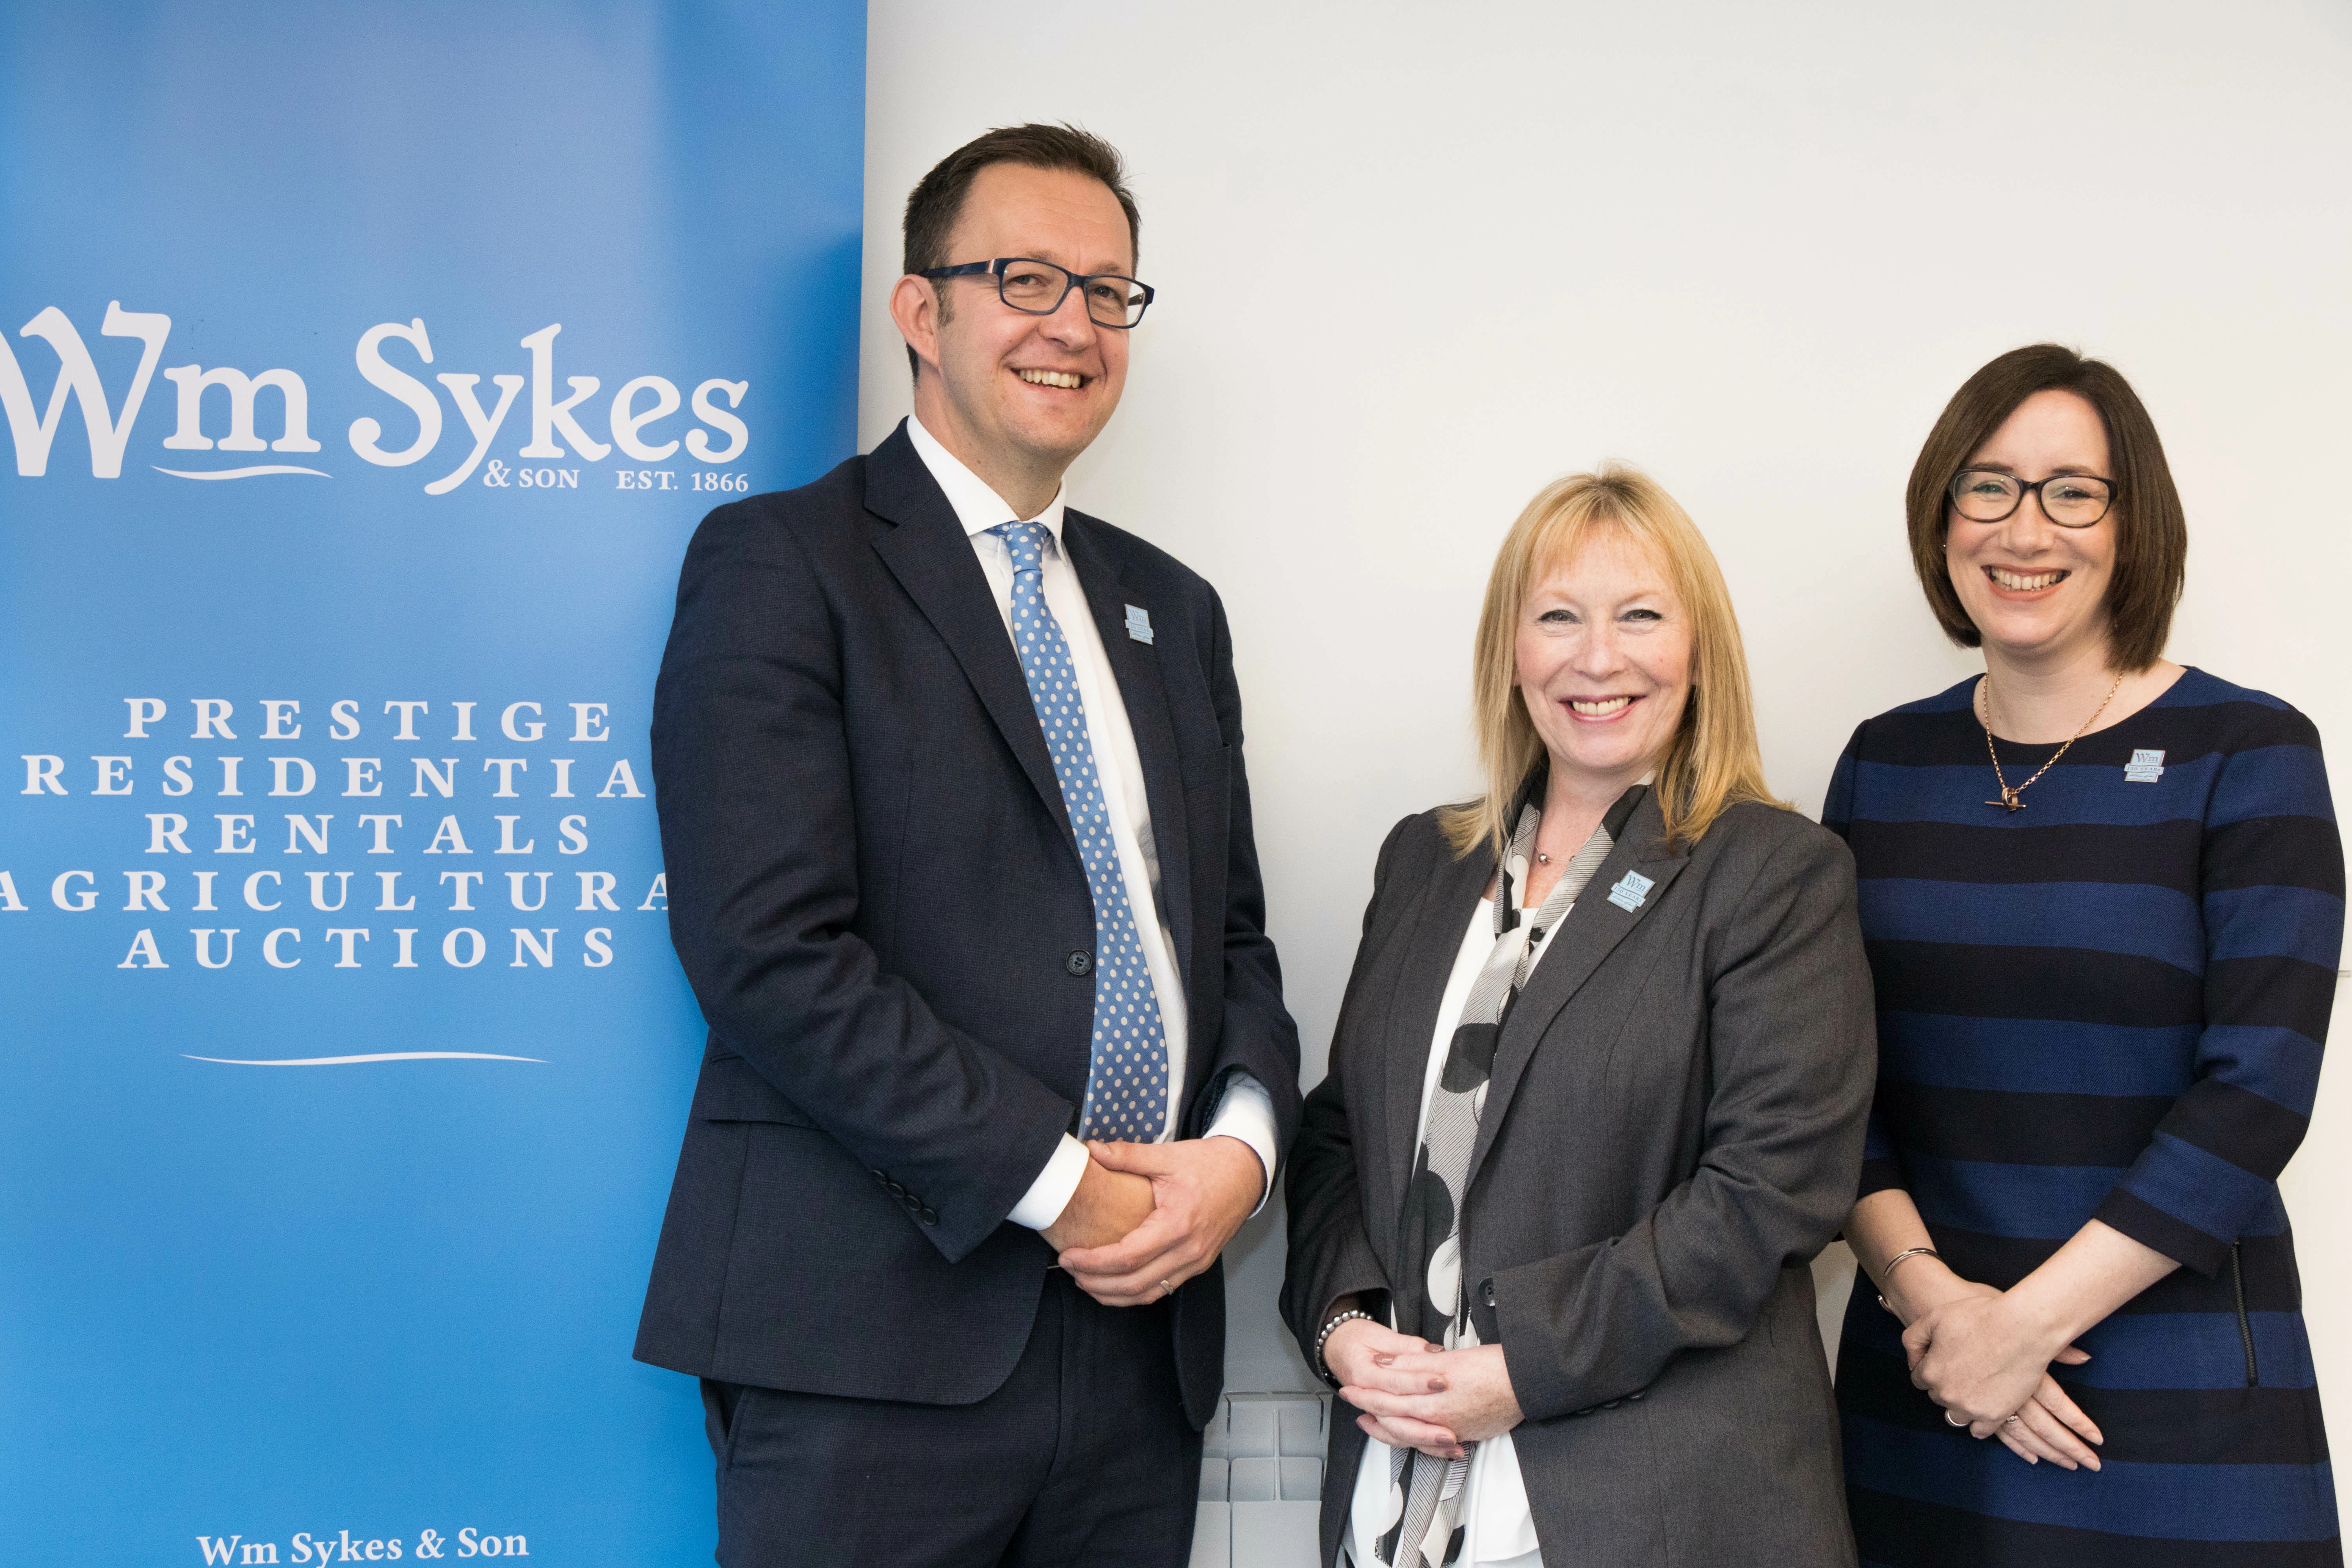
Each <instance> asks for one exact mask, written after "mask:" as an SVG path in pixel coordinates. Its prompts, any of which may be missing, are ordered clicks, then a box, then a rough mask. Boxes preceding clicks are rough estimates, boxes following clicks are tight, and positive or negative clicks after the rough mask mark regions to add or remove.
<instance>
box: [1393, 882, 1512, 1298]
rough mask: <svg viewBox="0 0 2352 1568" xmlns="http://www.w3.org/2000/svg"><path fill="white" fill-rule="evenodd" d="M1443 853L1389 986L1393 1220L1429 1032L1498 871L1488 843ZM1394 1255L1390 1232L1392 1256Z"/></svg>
mask: <svg viewBox="0 0 2352 1568" xmlns="http://www.w3.org/2000/svg"><path fill="white" fill-rule="evenodd" d="M1439 854H1440V856H1441V857H1442V858H1441V859H1440V860H1439V862H1438V865H1437V868H1436V871H1435V874H1434V875H1433V876H1432V877H1431V878H1430V879H1429V884H1428V887H1427V889H1426V890H1424V891H1423V894H1422V898H1421V907H1420V909H1419V910H1417V911H1416V912H1415V913H1414V916H1413V927H1412V931H1411V933H1410V934H1409V935H1408V936H1407V937H1406V939H1405V942H1404V946H1403V948H1402V952H1401V953H1400V954H1399V961H1398V964H1397V971H1398V973H1397V981H1396V985H1395V988H1394V989H1393V990H1391V992H1390V993H1389V1007H1388V1026H1387V1027H1386V1029H1385V1030H1383V1031H1382V1033H1381V1046H1382V1050H1381V1057H1382V1058H1383V1063H1384V1066H1383V1093H1384V1094H1385V1096H1386V1100H1387V1108H1386V1114H1385V1116H1384V1117H1383V1118H1382V1126H1383V1130H1384V1131H1385V1134H1386V1137H1387V1139H1388V1151H1387V1152H1388V1160H1387V1167H1388V1173H1389V1191H1388V1204H1387V1211H1386V1212H1387V1213H1388V1215H1389V1216H1390V1223H1391V1224H1394V1223H1395V1220H1396V1217H1397V1215H1400V1214H1401V1213H1402V1205H1403V1203H1404V1189H1405V1184H1406V1183H1408V1182H1410V1181H1411V1180H1412V1163H1413V1157H1414V1155H1415V1154H1416V1152H1418V1151H1419V1147H1420V1142H1421V1141H1420V1138H1419V1136H1418V1133H1419V1131H1420V1125H1421V1089H1422V1084H1423V1082H1424V1081H1425V1079H1426V1076H1427V1073H1428V1069H1429V1052H1430V1041H1431V1037H1432V1036H1433V1035H1434V1034H1435V1033H1436V1032H1437V1010H1438V1007H1439V1006H1440V1005H1442V1004H1443V1003H1444V1000H1445V983H1446V982H1447V981H1448V980H1449V979H1451V978H1452V977H1453V974H1454V959H1455V958H1457V957H1459V956H1460V954H1461V952H1462V935H1463V932H1464V931H1466V930H1467V929H1468V927H1469V923H1470V915H1471V911H1473V910H1475V909H1476V908H1477V907H1478V900H1479V897H1480V895H1482V894H1483V893H1484V892H1485V891H1486V884H1487V883H1488V882H1490V881H1492V880H1493V879H1494V876H1495V857H1494V855H1493V853H1492V852H1491V851H1490V850H1488V849H1487V848H1486V847H1485V846H1483V845H1482V846H1480V847H1478V848H1475V849H1473V850H1472V851H1471V852H1470V853H1469V854H1467V855H1463V856H1455V855H1454V853H1453V852H1452V851H1451V850H1450V849H1441V850H1440V851H1439ZM1374 1212H1375V1213H1379V1212H1381V1211H1380V1210H1375V1211H1374ZM1395 1255H1396V1254H1395V1247H1394V1242H1393V1238H1391V1248H1390V1253H1389V1256H1391V1258H1393V1257H1394V1256H1395Z"/></svg>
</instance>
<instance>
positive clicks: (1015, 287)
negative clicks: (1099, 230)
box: [915, 256, 1152, 331]
mask: <svg viewBox="0 0 2352 1568" xmlns="http://www.w3.org/2000/svg"><path fill="white" fill-rule="evenodd" d="M915 276H916V277H918V278H929V279H945V278H985V277H991V276H992V277H994V278H995V279H996V297H997V298H998V299H1000V300H1003V301H1004V302H1005V303H1006V304H1008V305H1010V306H1012V307H1013V309H1014V310H1019V311H1021V312H1022V313H1023V314H1024V315H1031V316H1050V315H1052V314H1053V313H1054V312H1055V311H1056V310H1060V309H1061V308H1062V301H1063V300H1066V299H1068V298H1069V295H1070V290H1071V289H1080V290H1081V291H1082V293H1083V295H1084V297H1085V300H1086V302H1087V317H1088V319H1089V320H1091V321H1093V322H1094V323H1095V324H1096V325H1097V326H1100V327H1117V328H1118V329H1120V330H1121V331H1125V330H1126V329H1127V328H1129V327H1132V326H1133V325H1135V323H1136V322H1138V321H1141V320H1143V312H1144V311H1145V310H1147V309H1149V308H1150V304H1151V295H1152V288H1151V285H1150V284H1149V283H1139V282H1137V281H1136V280H1135V279H1132V278H1123V277H1121V276H1120V275H1119V274H1118V273H1116V272H1073V271H1071V270H1070V269H1069V268H1066V267H1056V266H1055V265H1054V264H1053V263H1052V262H1050V261H1040V260H1038V259H1037V258H1035V257H1033V256H1000V257H998V258H996V259H995V260H993V261H967V262H965V263H964V264H963V265H962V266H961V267H934V268H930V269H929V271H926V272H918V273H916V274H915Z"/></svg>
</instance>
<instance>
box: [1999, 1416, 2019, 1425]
mask: <svg viewBox="0 0 2352 1568" xmlns="http://www.w3.org/2000/svg"><path fill="white" fill-rule="evenodd" d="M2001 1425H2002V1426H2016V1425H2017V1417H2016V1416H2014V1415H2012V1416H2011V1417H2010V1418H2009V1419H2008V1420H2006V1421H2004V1422H2002V1423H2001Z"/></svg>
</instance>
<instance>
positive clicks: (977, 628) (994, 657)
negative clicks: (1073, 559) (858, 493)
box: [866, 425, 1078, 854]
mask: <svg viewBox="0 0 2352 1568" xmlns="http://www.w3.org/2000/svg"><path fill="white" fill-rule="evenodd" d="M866 510H868V511H870V512H872V513H874V514H875V515H876V516H877V517H880V518H884V519H887V521H890V522H892V523H894V524H896V525H897V526H895V527H894V528H892V529H891V531H889V532H887V533H886V534H883V535H882V536H881V537H880V538H878V539H877V540H876V541H875V542H874V549H875V552H876V553H877V554H878V555H880V556H881V557H882V560H883V563H885V564H886V565H887V566H888V567H889V568H890V571H891V574H892V575H894V576H896V577H897V578H898V583H899V585H900V586H901V587H903V588H905V589H906V590H907V595H908V597H909V598H911V599H913V600H914V601H915V605H916V607H917V608H919V609H920V610H921V611H922V612H923V615H924V617H925V618H926V619H928V620H929V622H930V623H931V626H932V627H933V628H934V629H936V630H937V631H938V632H939V634H940V637H941V638H942V639H943V640H944V641H945V642H946V643H947V645H948V648H949V650H950V652H952V653H953V654H954V655H955V658H956V662H957V663H958V664H959V665H961V666H962V668H963V673H964V679H967V680H969V681H971V687H972V689H973V690H974V691H976V692H978V693H979V694H980V700H981V703H982V706H983V707H985V708H986V709H987V710H988V714H989V717H990V718H992V719H993V720H995V721H996V727H997V729H998V730H999V731H1002V732H1003V736H1004V743H1005V744H1006V745H1008V746H1010V747H1012V748H1013V756H1014V757H1015V758H1016V759H1017V760H1018V761H1019V762H1020V763H1021V771H1022V772H1024V773H1027V774H1028V775H1029V782H1030V783H1031V784H1034V785H1035V786H1036V789H1037V794H1038V795H1040V796H1041V797H1042V798H1043V799H1044V801H1045V809H1046V810H1047V811H1049V812H1051V813H1053V816H1054V820H1055V823H1057V824H1058V825H1059V826H1060V827H1061V829H1062V837H1064V838H1065V839H1066V840H1068V841H1069V845H1070V848H1071V852H1072V853H1073V854H1075V853H1076V850H1077V842H1078V841H1077V836H1076V834H1074V833H1072V832H1071V831H1070V812H1069V807H1068V806H1067V805H1065V804H1064V802H1063V800H1062V784H1061V781H1060V780H1059V779H1056V778H1055V776H1054V759H1053V757H1052V755H1051V754H1050V753H1049V752H1047V751H1046V750H1045V728H1044V726H1043V725H1041V724H1039V723H1038V721H1037V705H1036V704H1035V703H1034V701H1032V700H1030V696H1029V682H1028V679H1027V678H1026V677H1024V675H1023V674H1022V673H1021V661H1020V659H1019V658H1016V657H1015V656H1014V654H1013V639H1012V638H1011V637H1008V636H1006V635H1005V631H1004V617H1003V615H1002V614H1000V613H999V612H998V610H997V608H996V600H995V598H994V597H993V595H991V594H990V593H989V591H988V577H987V574H985V573H983V572H982V571H981V569H980V559H979V557H978V556H976V555H974V554H973V553H972V548H971V540H970V539H969V538H968V537H967V536H966V535H965V533H964V531H963V525H962V524H961V523H960V522H958V521H956V514H955V509H954V508H953V507H951V506H950V505H949V504H948V498H947V496H946V495H945V494H944V493H943V492H942V491H941V490H940V487H939V482H938V481H937V480H935V479H932V478H931V474H930V470H929V468H925V467H923V459H922V458H921V457H920V456H919V454H918V453H917V452H916V451H915V444H914V442H913V441H911V440H909V439H908V436H907V431H906V427H905V426H903V425H901V426H899V427H898V429H897V430H895V431H893V432H892V433H891V435H890V437H889V439H887V440H886V441H884V442H883V443H882V444H881V445H880V446H878V447H875V448H874V451H873V454H872V455H871V456H870V457H868V458H866Z"/></svg>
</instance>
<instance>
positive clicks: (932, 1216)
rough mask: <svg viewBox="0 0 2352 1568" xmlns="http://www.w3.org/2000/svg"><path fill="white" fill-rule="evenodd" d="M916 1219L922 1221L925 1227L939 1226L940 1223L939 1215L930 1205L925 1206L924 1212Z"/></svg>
mask: <svg viewBox="0 0 2352 1568" xmlns="http://www.w3.org/2000/svg"><path fill="white" fill-rule="evenodd" d="M915 1217H916V1218H917V1219H919V1220H921V1221H922V1222H923V1223H924V1224H925V1225H937V1224H939V1223H940V1216H939V1215H938V1213H937V1212H936V1211H935V1210H933V1209H932V1207H931V1206H930V1205H929V1204H925V1205H923V1212H922V1213H921V1214H919V1215H916V1216H915Z"/></svg>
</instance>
